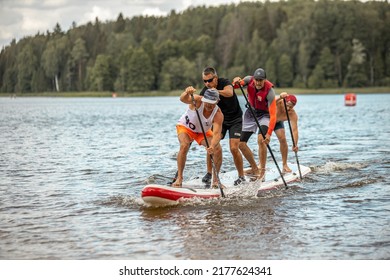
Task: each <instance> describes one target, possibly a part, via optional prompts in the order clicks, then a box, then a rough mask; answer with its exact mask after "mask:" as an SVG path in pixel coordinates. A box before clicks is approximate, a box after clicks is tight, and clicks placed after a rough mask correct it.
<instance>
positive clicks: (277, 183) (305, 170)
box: [257, 164, 311, 196]
mask: <svg viewBox="0 0 390 280" xmlns="http://www.w3.org/2000/svg"><path fill="white" fill-rule="evenodd" d="M288 166H289V167H290V168H291V171H292V172H289V173H284V174H283V178H284V180H285V181H286V183H287V186H288V183H291V182H294V181H298V180H300V176H299V170H298V165H297V164H288ZM299 167H300V169H301V174H302V178H303V177H304V176H305V175H307V174H309V173H310V172H311V169H310V167H307V166H304V165H301V164H300V165H299ZM265 179H266V181H265V182H262V183H261V185H260V187H259V189H258V191H257V196H261V195H262V193H263V192H266V191H271V190H275V189H278V188H280V187H284V182H283V179H282V177H281V176H280V174H279V171H278V170H277V169H276V168H275V169H272V170H267V172H266V173H265Z"/></svg>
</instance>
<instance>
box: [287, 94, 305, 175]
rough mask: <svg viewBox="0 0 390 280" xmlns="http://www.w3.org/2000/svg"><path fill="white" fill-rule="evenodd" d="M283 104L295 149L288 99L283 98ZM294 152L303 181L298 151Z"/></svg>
mask: <svg viewBox="0 0 390 280" xmlns="http://www.w3.org/2000/svg"><path fill="white" fill-rule="evenodd" d="M283 103H284V109H285V111H286V116H287V121H288V126H289V127H290V134H291V139H292V142H293V147H295V141H294V135H293V132H292V128H291V123H290V116H289V115H288V110H287V102H286V98H283ZM294 152H295V159H296V160H297V165H298V170H299V178H301V180H302V173H301V167H300V166H299V160H298V153H297V152H296V151H294Z"/></svg>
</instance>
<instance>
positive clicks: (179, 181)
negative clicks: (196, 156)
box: [172, 178, 183, 188]
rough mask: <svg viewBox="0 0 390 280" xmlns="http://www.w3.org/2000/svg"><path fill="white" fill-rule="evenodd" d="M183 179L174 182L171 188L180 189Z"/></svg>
mask: <svg viewBox="0 0 390 280" xmlns="http://www.w3.org/2000/svg"><path fill="white" fill-rule="evenodd" d="M182 182H183V179H179V178H177V179H176V181H175V182H173V183H172V187H174V188H181V185H182Z"/></svg>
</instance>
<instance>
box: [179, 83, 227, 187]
mask: <svg viewBox="0 0 390 280" xmlns="http://www.w3.org/2000/svg"><path fill="white" fill-rule="evenodd" d="M195 91H196V90H195V88H193V87H192V86H189V87H187V88H186V89H185V91H184V92H183V93H182V94H181V95H180V101H181V102H183V103H185V104H189V105H188V108H187V110H186V111H185V112H184V114H183V115H182V116H181V117H180V119H179V121H178V123H177V125H176V131H177V138H178V140H179V143H180V150H179V153H178V155H177V171H178V172H177V177H176V180H175V181H174V182H173V183H172V186H174V187H181V186H182V183H183V174H184V167H185V164H186V161H187V153H188V150H189V148H190V145H191V143H192V142H193V141H194V140H195V141H196V142H197V143H198V144H199V145H203V146H205V147H206V150H207V153H208V154H210V155H212V156H213V160H214V163H215V166H216V170H214V171H215V172H217V173H218V172H219V170H220V168H221V164H222V148H221V145H220V140H221V131H222V123H223V119H224V116H223V114H222V111H221V109H220V108H219V107H218V105H217V103H218V101H219V93H218V91H217V90H216V89H207V90H206V91H205V92H204V95H203V97H202V96H200V95H197V94H196V95H195V94H194V93H195ZM194 104H195V105H196V109H197V111H196V109H195V106H194ZM197 112H198V113H199V115H200V118H201V120H202V121H201V122H199V118H198V116H197ZM202 127H203V130H204V131H205V135H206V137H207V143H209V146H208V147H207V144H206V141H205V137H204V134H203V132H202ZM211 127H213V131H211ZM213 175H214V176H213V187H214V186H217V187H218V178H217V177H218V176H216V174H213Z"/></svg>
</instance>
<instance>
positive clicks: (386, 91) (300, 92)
mask: <svg viewBox="0 0 390 280" xmlns="http://www.w3.org/2000/svg"><path fill="white" fill-rule="evenodd" d="M275 91H276V93H277V94H280V93H281V92H284V91H285V92H288V93H291V94H296V95H310V94H312V95H324V94H338V95H344V94H347V93H355V94H378V93H383V94H389V93H390V87H366V88H324V89H299V88H275ZM181 93H182V90H175V91H168V92H164V91H150V92H134V93H127V92H120V93H114V92H108V91H107V92H91V91H83V92H58V93H55V92H42V93H0V97H9V98H16V97H114V98H115V97H157V96H180V94H181ZM236 94H237V95H242V93H241V92H239V91H237V90H236Z"/></svg>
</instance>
